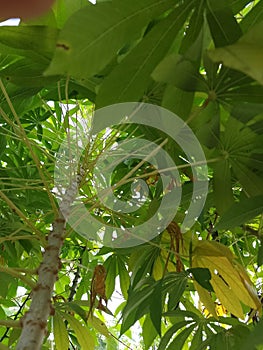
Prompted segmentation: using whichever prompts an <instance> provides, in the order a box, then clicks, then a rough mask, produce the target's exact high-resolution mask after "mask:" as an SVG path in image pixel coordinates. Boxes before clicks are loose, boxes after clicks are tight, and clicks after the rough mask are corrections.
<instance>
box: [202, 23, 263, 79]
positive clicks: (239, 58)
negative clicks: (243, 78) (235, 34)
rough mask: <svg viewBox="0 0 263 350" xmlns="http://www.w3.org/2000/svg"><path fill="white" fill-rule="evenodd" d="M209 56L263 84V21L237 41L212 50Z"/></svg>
mask: <svg viewBox="0 0 263 350" xmlns="http://www.w3.org/2000/svg"><path fill="white" fill-rule="evenodd" d="M209 56H210V57H211V59H212V60H214V61H216V62H222V63H223V64H224V65H226V66H228V67H230V68H233V69H237V70H240V71H241V72H243V73H245V74H247V75H249V76H251V77H252V78H253V79H255V80H257V81H258V82H259V83H260V84H263V22H260V23H258V24H257V25H255V26H254V27H253V28H252V29H251V30H250V31H249V32H248V33H246V34H245V35H244V36H242V37H241V38H240V39H239V40H238V42H237V43H235V44H233V45H229V46H225V47H222V48H218V49H215V50H213V51H210V52H209Z"/></svg>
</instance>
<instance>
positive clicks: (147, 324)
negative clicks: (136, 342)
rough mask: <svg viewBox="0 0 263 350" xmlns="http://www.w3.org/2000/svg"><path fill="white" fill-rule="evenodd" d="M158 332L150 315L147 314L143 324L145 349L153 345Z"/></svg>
mask: <svg viewBox="0 0 263 350" xmlns="http://www.w3.org/2000/svg"><path fill="white" fill-rule="evenodd" d="M157 335H158V333H157V331H156V328H155V327H154V325H153V323H152V320H151V317H150V315H149V314H148V315H146V317H145V320H144V322H143V326H142V337H143V343H144V346H145V350H148V349H149V347H150V346H151V345H152V343H153V341H154V339H155V338H156V337H157Z"/></svg>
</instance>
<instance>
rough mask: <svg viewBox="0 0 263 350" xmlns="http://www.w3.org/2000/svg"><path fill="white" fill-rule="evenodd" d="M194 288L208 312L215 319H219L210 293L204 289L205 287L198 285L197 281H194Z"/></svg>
mask: <svg viewBox="0 0 263 350" xmlns="http://www.w3.org/2000/svg"><path fill="white" fill-rule="evenodd" d="M194 286H195V289H196V291H197V293H198V295H199V298H200V300H201V302H202V303H203V304H204V306H205V307H206V308H207V310H208V311H209V313H210V314H211V315H212V316H213V317H215V318H218V317H217V314H216V311H215V304H214V302H213V300H212V298H211V295H210V294H209V292H208V291H207V290H206V289H204V288H203V287H201V286H200V284H199V283H197V282H196V281H194Z"/></svg>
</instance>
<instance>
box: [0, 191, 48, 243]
mask: <svg viewBox="0 0 263 350" xmlns="http://www.w3.org/2000/svg"><path fill="white" fill-rule="evenodd" d="M0 198H2V199H3V200H4V201H5V202H6V204H7V205H8V206H9V208H10V209H12V210H13V211H14V212H15V213H16V214H17V215H18V216H19V217H20V218H21V219H22V220H23V221H24V222H25V223H26V224H27V225H28V226H29V227H30V228H31V229H32V230H33V231H34V232H36V234H37V236H38V239H39V240H40V241H41V242H42V244H43V245H44V246H45V244H46V242H45V240H44V238H43V237H42V232H41V231H39V230H38V228H37V227H36V226H35V225H34V224H32V222H31V221H30V220H29V219H28V218H27V217H26V216H25V214H24V213H23V212H22V211H21V210H20V209H19V208H18V207H17V206H16V205H15V204H14V203H13V202H12V201H11V200H10V199H9V198H8V197H7V196H6V195H5V194H4V193H3V191H1V190H0Z"/></svg>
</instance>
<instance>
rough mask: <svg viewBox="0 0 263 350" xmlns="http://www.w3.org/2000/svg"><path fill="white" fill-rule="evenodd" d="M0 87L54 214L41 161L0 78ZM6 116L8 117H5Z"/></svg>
mask: <svg viewBox="0 0 263 350" xmlns="http://www.w3.org/2000/svg"><path fill="white" fill-rule="evenodd" d="M0 88H1V90H2V92H3V94H4V96H5V99H6V101H7V104H8V106H9V108H10V110H11V112H12V114H13V116H14V118H15V121H16V123H17V126H18V128H19V132H20V135H21V140H22V141H23V142H24V143H25V145H26V146H27V147H28V150H29V152H30V154H31V156H32V158H33V160H34V162H35V164H36V167H37V169H38V173H39V175H40V178H41V180H42V181H43V184H44V186H45V188H46V190H47V194H48V197H49V200H50V204H51V206H52V209H53V211H54V213H55V214H58V209H57V206H56V203H55V200H54V197H53V195H52V193H51V191H50V188H49V184H48V183H47V181H46V176H45V174H44V172H43V167H42V165H41V163H40V160H39V158H38V156H37V155H36V153H35V152H34V150H33V147H32V144H31V142H30V140H29V139H28V137H27V134H26V132H25V129H24V128H23V126H22V124H21V122H20V119H19V117H18V115H17V113H16V111H15V109H14V106H13V104H12V102H11V100H10V98H9V96H8V93H7V91H6V89H5V86H4V84H3V82H2V80H1V79H0ZM0 112H1V114H2V115H3V116H5V117H7V115H6V113H5V112H4V111H3V110H2V109H1V110H0ZM7 118H8V117H7ZM5 119H6V118H5ZM8 119H9V118H8ZM15 129H16V128H15ZM20 135H19V136H20Z"/></svg>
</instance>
